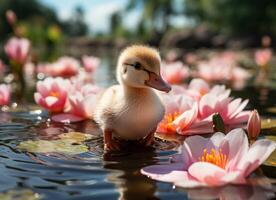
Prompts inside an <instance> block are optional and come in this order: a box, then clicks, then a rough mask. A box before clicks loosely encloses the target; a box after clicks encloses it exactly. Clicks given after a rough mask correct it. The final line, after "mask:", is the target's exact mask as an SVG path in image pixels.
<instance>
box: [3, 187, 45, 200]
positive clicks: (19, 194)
mask: <svg viewBox="0 0 276 200" xmlns="http://www.w3.org/2000/svg"><path fill="white" fill-rule="evenodd" d="M0 199H1V200H39V199H41V196H40V195H39V194H38V193H34V192H33V191H32V190H29V189H23V190H9V191H7V192H3V193H0Z"/></svg>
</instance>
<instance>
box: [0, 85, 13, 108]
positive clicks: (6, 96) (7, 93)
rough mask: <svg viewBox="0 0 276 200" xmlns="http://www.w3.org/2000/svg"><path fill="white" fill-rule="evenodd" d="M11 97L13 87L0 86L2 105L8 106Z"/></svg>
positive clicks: (0, 102)
mask: <svg viewBox="0 0 276 200" xmlns="http://www.w3.org/2000/svg"><path fill="white" fill-rule="evenodd" d="M10 97H11V86H10V85H6V84H0V105H1V106H4V105H8V104H9V102H10Z"/></svg>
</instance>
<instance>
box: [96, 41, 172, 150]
mask: <svg viewBox="0 0 276 200" xmlns="http://www.w3.org/2000/svg"><path fill="white" fill-rule="evenodd" d="M160 65H161V58H160V56H159V53H158V52H157V51H156V50H155V49H153V48H150V47H146V46H141V45H136V46H131V47H128V48H126V49H125V50H124V51H123V52H122V53H121V55H120V57H119V60H118V64H117V80H118V82H119V85H114V86H111V87H110V88H108V89H107V90H106V91H105V92H104V93H103V94H102V96H101V97H100V100H99V101H98V104H97V107H96V111H95V114H94V120H95V121H96V122H97V123H98V124H99V126H100V128H101V129H102V131H103V133H104V143H105V146H106V147H107V148H108V149H111V150H118V149H119V147H118V145H117V144H116V141H115V140H114V137H116V138H118V139H124V140H139V139H142V138H145V139H146V141H147V140H148V141H147V142H146V144H150V143H151V140H152V139H153V135H154V132H155V130H156V127H157V125H158V123H159V122H160V121H161V120H162V118H163V115H164V112H165V109H164V106H163V104H162V102H161V100H160V98H159V96H158V95H157V93H156V91H155V90H154V89H157V90H161V91H165V92H168V91H170V86H169V85H167V83H166V82H164V81H163V79H162V77H161V75H160Z"/></svg>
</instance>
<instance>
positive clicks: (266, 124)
mask: <svg viewBox="0 0 276 200" xmlns="http://www.w3.org/2000/svg"><path fill="white" fill-rule="evenodd" d="M273 128H276V119H263V120H262V129H273Z"/></svg>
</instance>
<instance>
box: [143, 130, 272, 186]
mask: <svg viewBox="0 0 276 200" xmlns="http://www.w3.org/2000/svg"><path fill="white" fill-rule="evenodd" d="M275 148H276V144H275V142H272V141H270V140H267V139H262V140H258V141H256V142H255V143H254V144H253V145H252V146H250V147H249V144H248V138H247V136H246V134H245V133H244V131H243V130H242V129H234V130H232V131H231V132H229V133H228V134H227V135H224V134H223V133H220V132H217V133H215V134H214V135H213V136H212V137H211V138H209V139H208V138H204V137H201V136H191V137H188V138H187V139H186V140H185V141H184V144H183V146H182V152H181V153H180V154H178V155H176V156H175V157H174V158H173V160H172V163H170V164H168V165H153V166H148V167H145V168H143V169H142V170H141V173H142V174H144V175H147V176H149V177H150V178H152V179H155V180H158V181H164V182H171V183H173V184H175V185H176V186H179V187H184V188H193V187H213V186H221V185H226V184H230V183H231V184H245V183H246V181H247V180H246V179H247V178H248V177H249V175H250V174H251V173H252V172H253V171H254V170H255V169H257V168H258V167H259V166H260V165H261V164H262V163H263V162H264V161H265V160H266V159H267V158H268V157H269V155H270V154H271V153H272V152H273V151H274V150H275Z"/></svg>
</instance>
